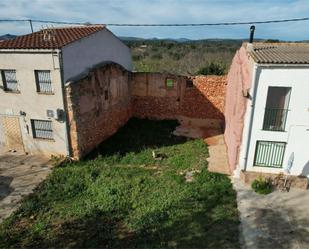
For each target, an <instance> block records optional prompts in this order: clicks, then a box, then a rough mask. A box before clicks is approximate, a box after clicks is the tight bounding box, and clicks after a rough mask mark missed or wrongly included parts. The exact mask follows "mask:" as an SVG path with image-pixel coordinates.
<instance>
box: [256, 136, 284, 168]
mask: <svg viewBox="0 0 309 249" xmlns="http://www.w3.org/2000/svg"><path fill="white" fill-rule="evenodd" d="M285 146H286V143H284V142H272V141H257V143H256V149H255V157H254V166H259V167H274V168H282V163H283V158H284V152H285Z"/></svg>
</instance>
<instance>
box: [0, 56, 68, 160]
mask: <svg viewBox="0 0 309 249" xmlns="http://www.w3.org/2000/svg"><path fill="white" fill-rule="evenodd" d="M1 69H15V70H16V77H17V81H18V85H19V90H20V93H10V92H5V91H4V90H3V87H2V86H3V82H2V79H0V87H1V89H0V100H1V101H0V115H17V116H19V117H20V118H19V119H20V127H21V133H22V137H23V141H24V148H25V151H26V152H29V153H44V154H64V155H66V154H67V146H66V141H67V138H66V126H65V123H64V122H58V121H56V120H55V119H51V120H52V126H53V130H54V141H49V140H42V139H34V138H33V136H32V130H31V122H30V120H31V119H42V120H48V118H47V116H46V110H47V109H51V110H56V109H58V108H59V109H64V108H63V97H62V88H61V73H60V67H59V57H58V54H57V51H54V53H53V54H52V53H51V51H50V52H48V51H47V50H41V51H39V50H36V51H32V52H31V50H27V51H22V50H16V51H10V52H5V51H3V50H2V51H0V70H1ZM34 70H50V71H51V79H52V86H53V90H54V94H53V95H46V94H39V93H37V91H36V83H35V75H34ZM0 78H1V77H0ZM20 111H22V112H25V113H26V115H25V116H20ZM1 133H3V132H1V131H0V145H3V144H4V143H5V141H4V136H3V135H2V136H1Z"/></svg>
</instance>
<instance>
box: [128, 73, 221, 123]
mask: <svg viewBox="0 0 309 249" xmlns="http://www.w3.org/2000/svg"><path fill="white" fill-rule="evenodd" d="M167 79H173V80H174V87H173V88H170V87H167V85H166V80H167ZM225 87H226V76H196V77H187V76H176V75H170V74H164V73H134V74H133V76H132V107H133V115H134V116H136V117H141V118H151V119H180V120H181V119H183V118H184V117H186V118H192V119H208V120H219V121H224V116H223V111H224V101H225Z"/></svg>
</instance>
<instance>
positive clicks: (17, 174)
mask: <svg viewBox="0 0 309 249" xmlns="http://www.w3.org/2000/svg"><path fill="white" fill-rule="evenodd" d="M48 161H49V159H47V158H44V157H39V156H26V155H15V154H14V153H6V154H1V155H0V222H1V221H2V220H3V219H4V218H6V217H8V216H9V215H10V214H11V213H12V212H13V211H14V210H15V209H16V208H17V207H18V203H19V202H20V200H21V199H22V198H23V197H24V196H26V195H28V194H29V193H31V192H32V191H33V189H34V188H35V187H36V186H37V185H38V184H39V183H40V182H41V181H43V180H44V179H45V178H46V176H47V175H48V174H49V173H50V172H51V165H50V164H49V163H48Z"/></svg>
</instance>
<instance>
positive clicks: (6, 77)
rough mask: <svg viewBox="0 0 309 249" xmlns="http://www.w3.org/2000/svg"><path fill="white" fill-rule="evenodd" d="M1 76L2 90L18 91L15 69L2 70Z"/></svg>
mask: <svg viewBox="0 0 309 249" xmlns="http://www.w3.org/2000/svg"><path fill="white" fill-rule="evenodd" d="M1 76H2V82H3V89H4V91H8V92H18V84H17V79H16V70H2V71H1Z"/></svg>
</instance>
